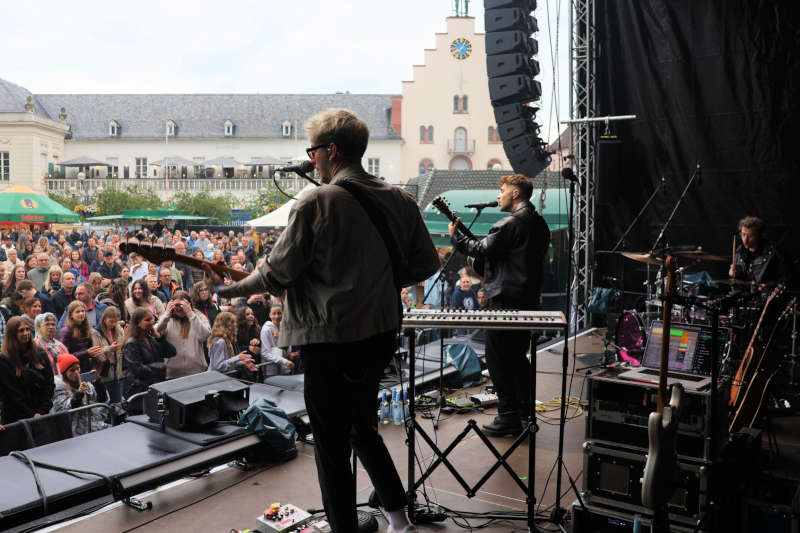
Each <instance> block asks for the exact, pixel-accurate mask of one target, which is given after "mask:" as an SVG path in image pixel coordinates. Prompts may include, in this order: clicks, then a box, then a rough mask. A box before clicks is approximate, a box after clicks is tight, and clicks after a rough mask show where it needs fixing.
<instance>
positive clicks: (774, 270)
mask: <svg viewBox="0 0 800 533" xmlns="http://www.w3.org/2000/svg"><path fill="white" fill-rule="evenodd" d="M734 266H735V273H734V276H733V277H735V278H736V279H742V280H747V281H753V282H755V283H767V284H771V283H774V282H777V281H783V280H784V279H785V278H786V265H785V263H784V260H783V256H782V255H781V254H780V252H778V249H777V248H775V246H773V245H772V244H771V243H770V242H768V241H766V240H763V241H762V243H761V246H759V247H758V250H756V251H755V252H751V251H750V250H747V249H746V248H745V247H744V246H742V244H741V243H740V244H739V245H738V246H737V247H736V263H734Z"/></svg>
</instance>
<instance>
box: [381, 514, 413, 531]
mask: <svg viewBox="0 0 800 533" xmlns="http://www.w3.org/2000/svg"><path fill="white" fill-rule="evenodd" d="M383 514H385V515H386V518H387V519H388V520H389V525H390V526H392V530H393V531H402V530H403V528H404V527H406V526H407V525H409V522H408V517H406V512H405V511H404V510H403V509H398V510H397V511H386V510H384V511H383Z"/></svg>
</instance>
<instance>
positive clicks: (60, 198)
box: [47, 191, 81, 212]
mask: <svg viewBox="0 0 800 533" xmlns="http://www.w3.org/2000/svg"><path fill="white" fill-rule="evenodd" d="M47 196H49V197H50V199H51V200H54V201H56V202H58V203H59V204H61V205H63V206H64V207H66V208H67V209H69V210H70V211H73V212H75V207H77V206H78V204H80V203H81V200H80V199H79V198H78V197H77V196H73V195H71V194H60V193H57V192H53V191H49V192H48V193H47Z"/></svg>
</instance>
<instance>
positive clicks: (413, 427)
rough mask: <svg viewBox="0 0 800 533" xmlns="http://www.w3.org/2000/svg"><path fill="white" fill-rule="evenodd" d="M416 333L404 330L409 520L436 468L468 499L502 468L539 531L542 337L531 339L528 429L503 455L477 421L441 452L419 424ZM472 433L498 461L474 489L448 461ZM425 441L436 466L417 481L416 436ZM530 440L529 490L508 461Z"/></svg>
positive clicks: (530, 528) (530, 523)
mask: <svg viewBox="0 0 800 533" xmlns="http://www.w3.org/2000/svg"><path fill="white" fill-rule="evenodd" d="M414 332H415V329H414V328H406V329H404V333H405V335H407V336H408V352H409V378H408V396H409V401H408V414H409V417H408V419H407V420H406V427H407V430H408V492H407V500H408V518H409V520H411V522H412V523H414V518H415V503H416V499H417V488H418V487H419V486H420V485H422V483H424V482H425V480H426V479H427V478H428V477H430V475H431V474H432V473H433V471H434V470H436V468H438V467H439V466H440V465H444V466H445V467H446V468H447V469H448V470H449V471H450V473H451V474H453V477H454V478H455V479H456V480H457V481H458V483H459V484H460V485H461V486H462V487H463V489H464V491H465V492H466V495H467V497H468V498H472V497H473V496H475V494H477V492H478V490H479V489H480V488H481V487H482V486H483V484H484V483H486V481H487V480H488V479H489V478H490V477H491V476H492V474H494V473H495V471H496V470H497V469H498V468H500V467H501V466H502V467H503V468H504V469H505V470H506V472H508V474H509V475H510V476H511V479H513V480H514V482H515V483H516V484H517V486H519V488H520V489H521V490H522V492H523V493H524V494H525V496H526V499H525V502H526V504H527V522H528V531H535V525H534V524H535V518H536V511H535V505H536V497H535V495H534V475H535V466H536V433H537V432H538V431H539V426H538V425H537V424H536V341H537V339H538V338H539V334H538V332H537V331H535V330H534V331H533V332H532V335H531V341H530V352H531V364H530V382H531V387H530V398H529V399H528V402H529V405H530V411H529V412H528V420H529V422H528V425H527V427H525V428H524V429H523V431H522V433H520V435H519V436H518V437H517V438H516V439H514V442H513V443H512V444H511V446H510V447H509V448H508V450H506V451H505V453H503V454H501V453H500V452H499V451H498V450H497V448H496V447H495V446H494V444H492V442H491V441H490V440H489V439H488V438H487V437H486V435H485V434H484V433H483V431H481V429H480V428H479V427H478V424H477V423H476V422H475V420H472V419H470V420H469V421H468V422H467V427H466V428H465V429H464V430H463V431H462V432H461V433H459V434H458V436H457V437H456V438H455V439H454V440H453V442H451V443H450V445H448V446H447V448H445V449H444V450H441V449H439V447H438V446H437V445H436V443H434V442H433V440H432V439H431V438H430V437H429V436H428V434H427V433H425V430H424V429H423V428H422V427H421V426H420V425H419V424H418V423H417V420H416V417H415V415H414V398H415V389H416V385H415V383H414V381H415V369H414V358H415V351H416V346H415V334H414ZM470 431H474V432H475V434H476V435H477V436H478V438H480V440H481V441H482V442H483V443H484V445H486V447H487V448H488V449H489V451H490V452H491V453H492V455H494V457H495V459H496V461H495V462H494V463H493V464H492V465H491V467H490V468H489V470H488V471H487V472H486V473H485V474H484V475H483V477H481V479H479V480H478V482H477V483H475V485H474V486H472V487H470V486H469V484H468V483H467V482H466V481H465V480H464V478H463V477H462V476H461V474H459V473H458V471H457V470H456V468H455V467H454V466H453V464H452V463H451V462H450V461H449V460H448V459H447V456H448V455H450V452H452V451H453V450H454V449H455V447H456V446H457V445H458V444H459V443H460V442H461V441H462V440H464V438H465V437H466V436H467V435H468V434H469V432H470ZM417 432H418V433H419V435H420V436H421V437H422V439H423V440H424V441H425V442H426V443H428V446H430V447H431V449H432V450H433V453H434V456H435V459H434V461H433V463H432V464H431V465H430V466H429V467H428V468H427V470H425V471H424V472H423V473H422V476H421V477H420V478H419V479H418V480H415V467H414V465H415V436H416V433H417ZM526 439H529V445H528V486H527V487H526V486H525V484H524V483H523V482H522V481H520V479H519V474H517V473H516V472H514V469H513V468H511V466H510V465H509V464H508V462H507V460H508V458H509V457H510V456H511V454H512V453H514V451H515V450H516V449H517V448H518V447H519V446H520V444H522V443H523V442H525V440H526ZM486 518H498V519H505V520H512V518H509V517H508V516H500V515H498V516H491V515H490V514H487V515H486Z"/></svg>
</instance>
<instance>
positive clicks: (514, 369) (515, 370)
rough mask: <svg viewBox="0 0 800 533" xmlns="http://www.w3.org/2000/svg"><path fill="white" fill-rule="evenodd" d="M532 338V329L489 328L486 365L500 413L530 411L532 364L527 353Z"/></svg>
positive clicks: (515, 414) (525, 412) (514, 413)
mask: <svg viewBox="0 0 800 533" xmlns="http://www.w3.org/2000/svg"><path fill="white" fill-rule="evenodd" d="M530 340H531V333H530V331H511V330H497V329H487V330H486V365H487V366H488V367H489V375H490V376H491V378H492V382H493V383H494V387H495V391H496V392H497V399H498V406H497V411H498V413H499V414H500V415H501V416H502V415H514V416H518V415H519V414H525V415H526V416H527V414H528V407H529V404H528V401H529V398H530V390H531V382H530V368H531V364H530V362H529V361H528V358H527V357H526V356H525V354H526V353H527V351H528V347H529V346H530Z"/></svg>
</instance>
